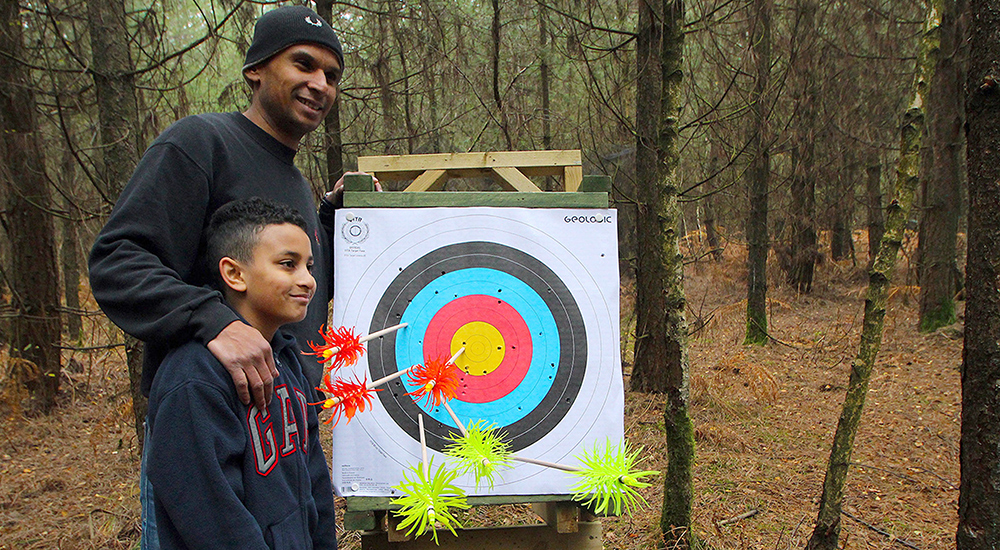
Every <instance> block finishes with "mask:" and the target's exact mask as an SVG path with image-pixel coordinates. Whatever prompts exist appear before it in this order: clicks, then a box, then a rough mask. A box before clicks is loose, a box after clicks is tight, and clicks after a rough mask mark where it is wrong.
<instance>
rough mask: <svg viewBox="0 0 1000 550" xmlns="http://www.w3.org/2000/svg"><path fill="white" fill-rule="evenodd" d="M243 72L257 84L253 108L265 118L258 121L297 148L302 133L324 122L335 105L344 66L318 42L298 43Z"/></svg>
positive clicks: (284, 141)
mask: <svg viewBox="0 0 1000 550" xmlns="http://www.w3.org/2000/svg"><path fill="white" fill-rule="evenodd" d="M244 75H245V76H246V78H247V79H248V80H250V81H251V83H252V85H253V87H254V95H253V104H252V105H251V108H250V111H256V113H255V114H257V115H259V116H260V118H261V119H262V120H261V121H262V122H263V124H259V125H260V126H261V127H262V128H264V130H266V131H267V132H268V133H269V134H271V135H272V136H274V137H275V138H276V139H278V141H281V142H282V143H284V144H285V145H288V146H289V147H292V148H295V147H296V146H297V145H298V142H299V140H301V139H302V137H303V136H305V135H306V134H308V133H309V132H311V131H313V130H315V129H316V128H318V127H319V125H320V124H322V123H323V119H324V118H326V114H327V113H329V112H330V108H331V107H333V102H334V101H335V100H336V99H337V86H338V84H339V83H340V75H341V67H340V61H339V60H338V59H337V56H336V55H335V54H334V53H333V52H331V51H330V50H328V49H326V48H324V47H322V46H317V45H315V44H295V45H293V46H289V47H288V48H286V49H284V50H283V51H281V52H280V53H278V54H277V55H275V56H274V57H272V58H271V59H270V60H268V61H267V62H265V63H263V64H261V65H258V66H256V67H252V68H250V69H247V70H246V71H245V72H244ZM251 119H252V120H253V117H252V116H251ZM255 122H257V121H256V120H255Z"/></svg>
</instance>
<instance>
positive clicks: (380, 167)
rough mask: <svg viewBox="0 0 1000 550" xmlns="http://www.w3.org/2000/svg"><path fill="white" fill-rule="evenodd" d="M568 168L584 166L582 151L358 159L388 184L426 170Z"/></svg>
mask: <svg viewBox="0 0 1000 550" xmlns="http://www.w3.org/2000/svg"><path fill="white" fill-rule="evenodd" d="M567 165H577V166H579V165H581V154H580V150H579V149H574V150H565V151H495V152H485V153H436V154H431V155H394V156H377V157H375V156H373V157H358V170H360V171H362V172H368V173H375V174H377V175H378V178H379V179H380V180H386V181H389V180H404V179H414V178H416V177H418V176H420V174H422V173H423V172H424V171H426V170H448V171H454V170H464V169H478V170H484V169H485V170H489V169H492V168H494V167H514V168H521V169H522V172H523V173H525V174H527V175H529V176H534V175H556V174H560V173H562V171H563V167H564V166H567Z"/></svg>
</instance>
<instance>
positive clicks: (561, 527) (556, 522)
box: [531, 502, 580, 533]
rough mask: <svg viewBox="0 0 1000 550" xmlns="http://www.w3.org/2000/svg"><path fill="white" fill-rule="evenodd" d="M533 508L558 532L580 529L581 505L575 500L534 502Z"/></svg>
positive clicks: (572, 531) (571, 531) (573, 531)
mask: <svg viewBox="0 0 1000 550" xmlns="http://www.w3.org/2000/svg"><path fill="white" fill-rule="evenodd" d="M531 509H532V510H533V511H534V512H535V513H536V514H538V517H540V518H542V521H544V522H545V523H546V524H547V525H548V526H549V527H551V528H553V529H555V530H556V532H557V533H576V532H577V531H579V530H580V528H579V526H578V525H577V524H578V523H579V522H580V506H578V505H577V504H576V503H575V502H533V503H532V504H531Z"/></svg>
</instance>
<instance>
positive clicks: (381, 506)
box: [344, 495, 570, 511]
mask: <svg viewBox="0 0 1000 550" xmlns="http://www.w3.org/2000/svg"><path fill="white" fill-rule="evenodd" d="M344 500H345V501H346V502H347V509H348V510H352V511H361V510H397V509H399V507H398V506H394V505H393V504H392V498H390V497H347V498H345V499H344ZM569 500H570V495H504V496H473V497H469V498H468V499H467V501H468V503H469V505H470V506H489V505H500V504H526V503H530V502H565V501H569Z"/></svg>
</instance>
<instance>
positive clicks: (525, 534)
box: [361, 521, 604, 550]
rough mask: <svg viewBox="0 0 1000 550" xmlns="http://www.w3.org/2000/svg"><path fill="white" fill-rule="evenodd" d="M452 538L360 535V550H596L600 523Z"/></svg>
mask: <svg viewBox="0 0 1000 550" xmlns="http://www.w3.org/2000/svg"><path fill="white" fill-rule="evenodd" d="M456 532H457V533H458V536H457V537H455V536H454V535H452V534H451V533H450V532H448V531H443V532H439V533H438V542H439V543H440V544H435V543H434V541H433V540H432V539H431V536H430V534H424V535H423V536H422V537H420V538H419V539H417V540H412V541H406V542H389V540H388V537H387V534H386V533H371V532H369V533H362V535H361V548H362V550H389V549H392V548H398V549H400V550H459V549H461V550H469V549H470V548H474V549H476V550H494V549H495V550H500V549H503V550H535V549H537V548H546V549H548V550H599V549H601V548H604V545H603V543H602V542H601V539H602V536H601V522H599V521H593V522H581V523H580V524H579V530H578V531H577V532H576V533H557V532H556V530H555V529H553V528H551V527H549V526H548V525H521V526H517V527H491V528H484V529H460V530H458V531H456Z"/></svg>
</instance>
